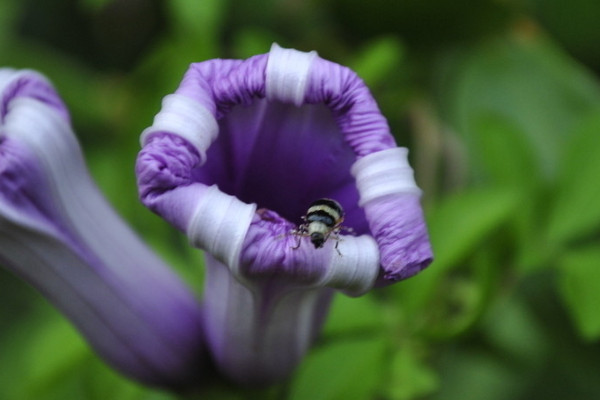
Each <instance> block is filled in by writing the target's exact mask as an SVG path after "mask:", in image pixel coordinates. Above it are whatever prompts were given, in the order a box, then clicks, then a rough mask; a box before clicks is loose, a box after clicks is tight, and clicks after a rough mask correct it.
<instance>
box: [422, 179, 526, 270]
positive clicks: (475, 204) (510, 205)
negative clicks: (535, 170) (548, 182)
mask: <svg viewBox="0 0 600 400" xmlns="http://www.w3.org/2000/svg"><path fill="white" fill-rule="evenodd" d="M518 201H519V196H518V193H517V192H515V191H514V190H513V189H511V188H502V187H500V188H497V187H494V188H490V189H478V190H471V191H465V192H462V193H457V194H455V195H453V196H450V197H447V198H446V199H444V200H443V202H441V203H440V204H439V205H438V206H437V207H436V209H435V210H433V211H432V212H431V214H430V216H429V218H428V224H429V233H430V237H431V241H432V244H433V249H434V255H435V263H434V264H432V267H433V269H434V270H435V271H437V273H440V272H441V271H443V270H445V269H446V268H449V267H451V266H453V265H456V263H458V262H459V261H460V260H461V259H463V258H464V257H465V256H467V255H468V254H470V253H472V252H473V251H474V250H475V249H476V248H477V247H479V246H480V245H481V242H482V241H483V240H485V238H486V236H487V235H488V234H489V233H490V232H492V231H493V230H494V229H496V228H498V227H499V226H500V225H502V224H503V223H505V222H506V221H507V220H508V219H509V218H510V217H511V216H512V215H513V212H514V211H515V209H516V208H517V207H518V205H519V204H518Z"/></svg>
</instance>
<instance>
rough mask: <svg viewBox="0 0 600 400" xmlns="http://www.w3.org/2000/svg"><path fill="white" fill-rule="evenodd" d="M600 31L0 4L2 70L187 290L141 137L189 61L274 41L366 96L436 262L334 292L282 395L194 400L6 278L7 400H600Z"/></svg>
mask: <svg viewBox="0 0 600 400" xmlns="http://www.w3.org/2000/svg"><path fill="white" fill-rule="evenodd" d="M598 21H600V2H598V1H596V0H572V1H570V2H563V1H561V0H479V1H477V0H473V1H467V0H453V1H451V0H427V1H423V0H398V1H393V0H369V1H365V0H325V1H317V0H313V1H301V0H260V1H240V0H206V1H202V0H198V1H194V0H162V1H161V0H121V1H109V0H37V1H35V0H0V65H3V66H10V67H14V68H31V69H36V70H38V71H40V72H42V73H44V74H45V75H46V76H48V77H49V78H50V79H51V80H52V81H53V82H54V84H55V86H56V87H57V89H58V91H59V92H60V94H61V95H62V96H63V98H64V100H65V101H66V103H67V105H68V106H69V108H70V110H71V114H72V120H73V124H74V126H75V129H76V132H77V134H78V136H79V139H80V141H81V143H82V147H83V149H84V152H85V154H86V158H87V161H88V164H89V167H90V169H91V171H92V174H93V176H94V177H95V179H96V180H97V182H98V184H99V185H100V186H101V188H102V190H103V191H104V192H105V194H106V195H107V197H108V198H109V199H110V201H111V202H112V203H113V204H114V206H115V207H116V208H117V210H118V211H119V212H120V213H121V214H122V215H123V216H124V218H125V219H126V220H127V221H128V222H130V223H131V224H132V225H133V226H134V227H135V228H136V229H137V230H138V231H139V232H141V233H142V235H143V236H144V238H145V240H146V241H148V242H149V243H150V244H151V245H152V246H153V247H154V249H156V250H157V251H158V252H160V254H161V255H162V256H163V257H164V258H165V259H167V260H168V261H169V262H170V263H171V264H172V265H173V266H174V268H176V269H177V271H178V272H179V273H180V274H181V275H182V276H183V277H184V278H185V279H186V280H187V281H188V282H189V283H190V285H192V286H193V287H194V288H195V289H196V290H198V291H200V290H201V284H202V269H201V265H198V257H197V254H195V253H194V252H193V251H192V250H190V249H189V248H188V247H187V244H186V241H185V238H183V237H181V235H179V234H176V233H174V232H173V230H172V229H171V228H169V227H168V226H167V225H166V223H164V222H162V221H161V220H159V219H158V218H157V217H155V216H154V215H152V214H151V213H150V212H149V211H147V210H146V209H145V208H144V207H143V206H141V205H140V203H139V202H138V200H137V194H136V188H135V177H134V174H133V166H134V162H135V157H136V154H137V151H138V150H139V144H138V136H139V133H140V132H141V131H142V130H143V129H144V128H145V127H147V126H148V125H150V124H151V121H152V118H153V116H154V114H155V113H156V112H157V111H158V109H159V106H160V99H161V98H162V96H164V95H166V94H168V93H171V92H173V90H174V89H175V88H176V86H177V84H178V82H179V80H180V79H181V77H182V75H183V73H184V72H185V70H186V69H187V66H188V65H189V63H191V62H196V61H202V60H205V59H209V58H216V57H219V58H245V57H248V56H251V55H253V54H258V53H265V52H267V51H268V50H269V47H270V45H271V43H272V42H278V43H279V44H280V45H281V46H283V47H293V48H297V49H300V50H306V51H308V50H317V51H318V52H319V54H320V55H321V56H322V57H324V58H327V59H330V60H332V61H336V62H338V63H340V64H344V65H347V66H349V67H351V68H353V69H355V70H356V71H357V72H358V73H359V75H360V76H361V77H362V78H363V79H364V80H365V81H366V82H367V84H368V85H369V86H370V88H371V90H372V92H373V94H374V96H375V98H376V99H377V101H378V103H379V105H380V107H381V109H382V111H383V113H384V115H386V117H387V118H388V119H389V123H390V125H391V127H392V130H393V131H394V133H395V135H396V137H397V141H398V143H399V144H400V145H403V146H408V147H410V149H411V161H412V164H413V166H414V168H415V170H416V174H417V181H418V183H419V185H420V186H421V188H423V189H424V191H425V195H424V198H423V202H424V205H425V208H426V212H427V219H428V221H429V224H430V229H431V238H432V241H433V245H434V249H435V255H436V261H435V262H434V263H433V264H432V265H431V267H430V268H429V269H428V270H426V271H425V272H423V273H422V274H420V275H418V276H417V277H415V278H413V279H410V280H408V281H405V282H402V283H399V284H397V285H395V286H393V287H389V288H386V289H383V290H377V291H374V292H372V293H370V294H369V295H367V296H364V297H362V298H360V299H347V298H344V297H342V296H339V297H338V298H337V299H336V301H335V303H334V307H333V311H332V313H331V317H330V319H329V321H328V323H327V326H326V328H325V331H324V333H323V335H322V337H321V339H320V340H319V341H318V343H317V344H316V346H315V347H314V349H313V350H312V351H311V352H310V354H309V356H308V358H307V359H306V361H305V362H304V363H303V364H302V365H301V367H300V368H299V370H298V371H297V373H296V374H295V375H294V376H293V377H292V378H291V379H290V380H289V381H288V382H284V383H282V384H281V385H279V386H276V387H273V388H268V389H264V390H244V389H240V388H236V387H232V386H230V385H228V384H227V383H224V382H219V383H214V384H210V385H209V386H207V387H206V388H205V389H203V390H201V391H199V392H198V393H194V394H188V395H186V396H178V395H175V394H170V393H165V392H161V391H157V390H153V389H148V388H144V387H141V386H139V385H137V384H135V383H131V382H129V381H127V380H125V379H123V378H121V377H120V376H118V375H117V374H116V373H114V372H112V371H111V370H110V369H108V368H107V367H106V366H104V364H103V363H102V362H101V361H99V360H98V359H97V358H96V357H95V356H94V355H93V354H92V353H91V352H90V350H89V349H88V348H87V346H86V344H85V343H84V342H82V340H81V339H80V338H79V336H78V335H77V333H76V332H75V331H73V329H72V328H71V327H70V325H69V324H68V323H67V322H66V321H65V320H64V319H63V318H62V317H61V316H60V315H59V314H58V313H57V312H56V311H54V310H53V309H52V308H51V307H50V306H49V305H47V304H46V302H45V301H44V299H43V298H42V297H41V296H40V295H39V294H37V293H36V292H34V291H33V290H32V289H30V288H29V287H28V286H27V285H25V284H24V283H22V282H21V281H19V280H18V279H16V278H14V277H13V276H12V275H10V274H9V273H8V272H6V271H5V270H3V269H1V268H0V399H2V400H4V399H6V400H13V399H16V400H21V399H23V400H25V399H38V400H49V399H57V400H58V399H61V400H62V399H67V400H70V399H83V400H87V399H103V400H104V399H116V400H120V399H131V400H134V399H139V400H163V399H166V400H174V399H179V398H188V399H196V398H198V399H200V398H201V399H213V398H214V399H245V398H253V399H317V400H318V399H322V400H325V399H381V400H387V399H389V400H409V399H436V400H437V399H443V400H455V399H456V400H458V399H460V400H471V399H473V400H481V399H485V400H509V399H510V400H520V399H528V400H536V399H545V400H548V399H569V400H573V399H598V398H600V379H598V377H599V376H600V346H599V342H598V339H599V338H600V242H599V238H600V182H599V181H600V156H599V155H600V86H599V81H598V76H597V74H598V72H600V47H598V43H600V29H598Z"/></svg>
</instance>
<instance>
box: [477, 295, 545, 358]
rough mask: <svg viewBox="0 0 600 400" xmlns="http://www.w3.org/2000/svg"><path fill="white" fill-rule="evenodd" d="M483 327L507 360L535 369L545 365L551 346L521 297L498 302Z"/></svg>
mask: <svg viewBox="0 0 600 400" xmlns="http://www.w3.org/2000/svg"><path fill="white" fill-rule="evenodd" d="M482 327H483V330H484V332H485V335H486V337H487V338H488V340H489V341H490V342H491V343H492V345H493V346H494V347H495V348H497V349H498V350H499V351H501V353H502V354H503V357H505V358H510V359H512V360H515V361H518V362H519V364H520V365H526V366H531V367H532V368H538V367H540V366H541V364H542V363H543V362H544V361H545V357H546V356H547V354H548V353H547V351H548V350H549V347H550V346H551V344H550V343H549V339H548V338H547V337H546V335H545V332H544V327H543V326H541V325H540V323H539V322H538V321H537V320H536V316H535V315H534V314H533V313H532V311H531V310H530V309H529V308H528V306H527V304H525V302H524V301H523V300H522V299H521V298H520V297H518V296H515V295H514V294H513V295H512V296H510V297H504V298H498V299H496V301H495V303H494V304H493V305H492V306H491V307H490V308H489V310H488V312H487V313H486V315H485V317H484V318H483V323H482Z"/></svg>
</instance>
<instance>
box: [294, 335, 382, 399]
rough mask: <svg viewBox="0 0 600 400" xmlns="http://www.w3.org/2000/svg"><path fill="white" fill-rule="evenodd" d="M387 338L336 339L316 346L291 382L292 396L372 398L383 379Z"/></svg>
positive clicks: (302, 397) (298, 397) (297, 397)
mask: <svg viewBox="0 0 600 400" xmlns="http://www.w3.org/2000/svg"><path fill="white" fill-rule="evenodd" d="M384 350H385V341H384V340H382V338H381V337H377V336H374V337H368V338H357V339H347V340H337V341H335V342H332V343H331V344H329V345H327V346H324V347H320V348H316V349H315V350H314V351H313V352H312V353H311V354H310V355H309V356H308V357H307V359H306V360H305V361H304V362H303V363H302V365H301V366H300V369H299V370H298V372H297V373H296V376H295V377H294V379H293V380H292V383H291V385H290V392H289V398H290V399H293V400H305V399H306V400H308V399H310V400H329V399H331V400H333V399H339V400H341V399H349V400H354V399H356V400H359V399H367V398H372V397H374V395H375V394H376V393H377V391H378V388H379V385H380V383H381V379H382V372H383V362H382V361H383V355H384Z"/></svg>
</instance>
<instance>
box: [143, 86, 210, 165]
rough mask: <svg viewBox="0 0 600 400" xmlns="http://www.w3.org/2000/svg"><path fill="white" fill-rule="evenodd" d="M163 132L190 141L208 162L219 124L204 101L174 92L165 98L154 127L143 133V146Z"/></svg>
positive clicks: (203, 159)
mask: <svg viewBox="0 0 600 400" xmlns="http://www.w3.org/2000/svg"><path fill="white" fill-rule="evenodd" d="M160 132H169V133H173V134H175V135H177V136H180V137H182V138H184V139H185V140H187V141H188V142H190V144H191V145H192V146H194V147H195V148H196V150H198V153H200V163H201V164H204V162H205V161H206V150H207V149H208V148H209V147H210V145H211V144H212V142H213V141H214V140H215V139H216V138H217V135H218V134H219V125H218V124H217V121H216V119H215V117H214V115H212V113H211V112H210V111H209V110H207V109H206V108H205V107H204V106H202V105H201V104H200V103H198V102H197V101H195V100H194V99H192V98H190V97H187V96H184V95H181V94H177V93H174V94H170V95H167V96H165V97H164V98H163V101H162V108H161V110H160V112H159V113H158V114H156V116H155V117H154V122H153V123H152V126H150V127H149V128H146V129H145V130H144V131H143V132H142V135H141V136H140V142H141V144H142V146H144V145H145V144H146V142H147V140H148V139H149V138H150V135H152V134H153V133H160Z"/></svg>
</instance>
